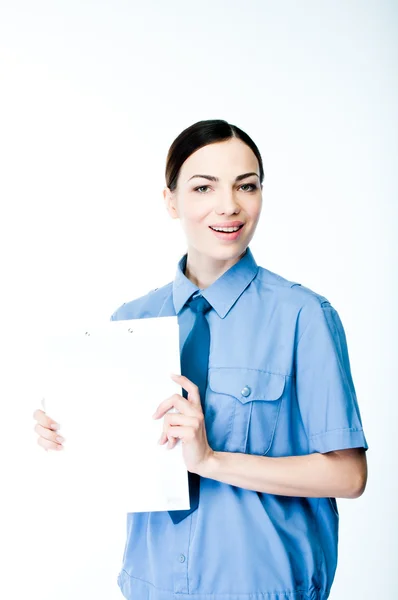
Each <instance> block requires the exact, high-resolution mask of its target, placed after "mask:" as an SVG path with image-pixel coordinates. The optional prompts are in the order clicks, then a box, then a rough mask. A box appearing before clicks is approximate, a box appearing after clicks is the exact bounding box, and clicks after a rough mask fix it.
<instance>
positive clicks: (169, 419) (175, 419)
mask: <svg viewBox="0 0 398 600" xmlns="http://www.w3.org/2000/svg"><path fill="white" fill-rule="evenodd" d="M202 418H203V414H202V415H196V414H195V416H194V417H190V416H187V415H183V414H182V413H167V415H165V416H164V419H163V430H164V431H166V428H167V427H168V426H169V425H183V426H185V427H193V428H194V429H197V428H198V427H199V425H200V422H201V420H202Z"/></svg>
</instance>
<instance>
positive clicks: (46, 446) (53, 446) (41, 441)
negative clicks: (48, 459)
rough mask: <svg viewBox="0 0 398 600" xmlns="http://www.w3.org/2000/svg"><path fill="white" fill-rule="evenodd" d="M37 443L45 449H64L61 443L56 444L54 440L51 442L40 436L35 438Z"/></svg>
mask: <svg viewBox="0 0 398 600" xmlns="http://www.w3.org/2000/svg"><path fill="white" fill-rule="evenodd" d="M37 443H38V444H39V446H41V447H42V448H44V449H45V450H56V451H58V450H63V449H64V447H63V445H62V444H57V443H56V442H51V441H50V440H47V439H46V438H42V437H38V438H37Z"/></svg>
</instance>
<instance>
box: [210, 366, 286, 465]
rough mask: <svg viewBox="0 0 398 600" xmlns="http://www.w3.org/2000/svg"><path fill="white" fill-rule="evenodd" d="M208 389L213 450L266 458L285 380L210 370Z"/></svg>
mask: <svg viewBox="0 0 398 600" xmlns="http://www.w3.org/2000/svg"><path fill="white" fill-rule="evenodd" d="M208 387H209V390H208V394H207V396H206V410H205V423H206V431H207V432H208V439H209V444H210V446H211V447H212V448H213V450H216V451H217V450H218V451H225V452H243V453H248V454H261V455H263V454H266V453H267V452H268V451H269V449H270V447H271V444H272V440H273V437H274V432H275V429H276V425H277V422H278V416H279V411H280V407H281V402H282V397H283V392H284V389H285V376H284V375H280V374H278V373H270V372H268V371H261V370H259V369H247V368H237V367H210V369H209V375H208Z"/></svg>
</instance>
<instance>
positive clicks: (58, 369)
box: [42, 316, 190, 512]
mask: <svg viewBox="0 0 398 600" xmlns="http://www.w3.org/2000/svg"><path fill="white" fill-rule="evenodd" d="M42 341H43V346H42V352H43V360H42V365H43V370H42V382H43V385H42V393H43V398H44V402H45V406H46V413H47V414H48V415H49V416H50V417H51V418H52V419H54V420H55V421H57V422H58V423H60V434H61V435H62V436H63V437H64V438H65V442H64V444H63V445H64V450H62V451H59V452H52V453H47V454H48V456H50V455H52V459H51V460H54V463H56V467H55V468H56V469H57V474H58V481H62V482H64V485H65V487H68V489H69V490H72V491H73V490H74V491H75V492H76V494H78V495H79V497H81V498H84V499H85V502H88V503H90V502H95V503H96V504H97V505H98V502H100V503H103V505H104V508H109V507H112V509H119V510H123V511H125V512H149V511H166V510H183V509H188V508H189V507H190V502H189V486H188V472H187V469H186V466H185V463H184V460H183V456H182V445H181V441H180V440H178V442H177V444H176V445H175V446H174V448H172V449H171V450H168V449H167V444H164V445H163V446H160V445H159V444H158V440H159V437H160V435H161V432H162V430H163V418H161V419H158V420H154V419H152V414H153V413H154V412H155V410H156V408H157V407H158V406H159V404H160V403H161V402H162V401H163V400H164V399H166V398H167V397H169V396H171V395H172V394H174V393H180V394H181V393H182V390H181V387H180V386H178V385H177V384H176V382H174V381H173V380H172V379H171V378H170V374H171V373H176V374H180V372H181V371H180V352H179V326H178V321H177V317H176V316H171V317H153V318H143V319H130V320H126V321H109V322H106V323H103V324H100V325H99V324H95V325H93V326H91V327H88V328H83V327H76V328H74V329H73V328H71V327H68V328H64V329H63V330H62V329H61V328H60V327H59V326H57V327H56V328H52V329H51V330H49V331H47V333H46V335H45V336H44V337H43V340H42ZM171 412H177V411H176V410H175V409H174V408H172V409H171Z"/></svg>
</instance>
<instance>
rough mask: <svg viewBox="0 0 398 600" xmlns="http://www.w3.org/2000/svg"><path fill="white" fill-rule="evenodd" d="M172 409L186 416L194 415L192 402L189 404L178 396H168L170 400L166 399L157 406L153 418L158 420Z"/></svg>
mask: <svg viewBox="0 0 398 600" xmlns="http://www.w3.org/2000/svg"><path fill="white" fill-rule="evenodd" d="M173 407H174V408H176V409H177V410H179V411H180V413H182V414H184V415H187V416H194V415H195V414H196V411H195V410H194V407H193V404H192V402H189V400H186V399H185V398H183V397H182V396H180V395H179V394H173V395H172V396H170V398H166V400H164V401H163V402H161V403H160V404H159V406H158V408H157V409H156V411H155V413H154V414H153V418H156V419H159V418H160V417H163V415H164V414H166V413H167V411H168V410H170V408H173Z"/></svg>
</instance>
